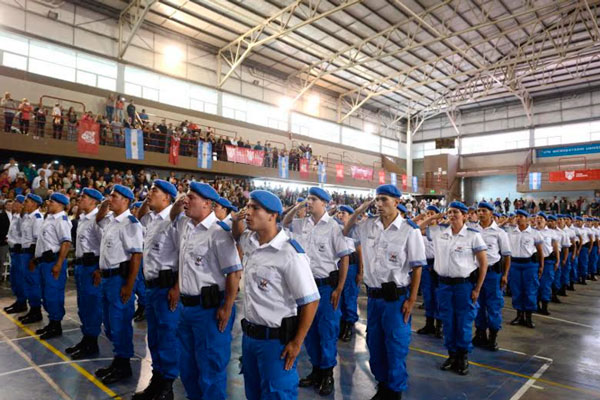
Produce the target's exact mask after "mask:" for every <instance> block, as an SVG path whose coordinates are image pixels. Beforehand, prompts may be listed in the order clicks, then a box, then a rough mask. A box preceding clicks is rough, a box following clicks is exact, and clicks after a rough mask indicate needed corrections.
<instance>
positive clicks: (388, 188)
mask: <svg viewBox="0 0 600 400" xmlns="http://www.w3.org/2000/svg"><path fill="white" fill-rule="evenodd" d="M375 193H376V194H383V195H385V196H391V197H400V196H402V193H401V192H400V191H399V190H398V188H397V187H396V186H395V185H389V184H388V185H380V186H379V187H377V190H376V191H375Z"/></svg>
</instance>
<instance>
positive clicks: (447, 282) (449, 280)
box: [438, 276, 471, 285]
mask: <svg viewBox="0 0 600 400" xmlns="http://www.w3.org/2000/svg"><path fill="white" fill-rule="evenodd" d="M438 279H439V281H440V283H443V284H444V285H460V284H461V283H467V282H471V278H469V277H466V278H451V277H449V276H440V277H439V278H438Z"/></svg>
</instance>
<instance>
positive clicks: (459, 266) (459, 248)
mask: <svg viewBox="0 0 600 400" xmlns="http://www.w3.org/2000/svg"><path fill="white" fill-rule="evenodd" d="M428 235H429V237H430V238H431V239H432V240H433V248H434V250H435V262H434V264H433V269H434V270H435V272H437V274H438V275H440V276H443V277H450V278H467V277H468V276H469V275H470V274H471V273H472V272H473V271H475V270H476V269H477V268H478V264H477V259H476V258H475V255H476V254H477V253H479V252H481V251H485V250H487V245H486V244H485V242H484V240H483V238H482V237H481V234H480V233H479V231H478V230H476V229H474V228H469V227H467V225H463V227H462V229H461V230H460V231H459V232H458V233H457V234H456V235H455V234H453V233H452V227H451V226H449V225H445V224H440V225H437V226H434V227H430V229H429V230H428Z"/></svg>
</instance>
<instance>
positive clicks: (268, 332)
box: [242, 318, 280, 340]
mask: <svg viewBox="0 0 600 400" xmlns="http://www.w3.org/2000/svg"><path fill="white" fill-rule="evenodd" d="M279 330H280V329H279V328H270V327H268V326H264V325H256V324H253V323H252V322H248V321H247V320H246V319H245V318H244V319H243V320H242V332H244V334H245V335H247V336H249V337H251V338H253V339H259V340H267V339H279Z"/></svg>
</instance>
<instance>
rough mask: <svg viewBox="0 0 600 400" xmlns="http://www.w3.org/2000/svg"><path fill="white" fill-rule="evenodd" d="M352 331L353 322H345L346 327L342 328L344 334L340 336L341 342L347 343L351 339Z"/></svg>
mask: <svg viewBox="0 0 600 400" xmlns="http://www.w3.org/2000/svg"><path fill="white" fill-rule="evenodd" d="M353 333H354V324H352V323H350V322H346V329H344V335H343V336H342V342H345V343H348V342H349V341H350V340H352V334H353Z"/></svg>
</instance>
